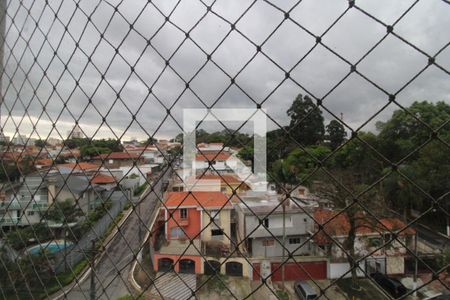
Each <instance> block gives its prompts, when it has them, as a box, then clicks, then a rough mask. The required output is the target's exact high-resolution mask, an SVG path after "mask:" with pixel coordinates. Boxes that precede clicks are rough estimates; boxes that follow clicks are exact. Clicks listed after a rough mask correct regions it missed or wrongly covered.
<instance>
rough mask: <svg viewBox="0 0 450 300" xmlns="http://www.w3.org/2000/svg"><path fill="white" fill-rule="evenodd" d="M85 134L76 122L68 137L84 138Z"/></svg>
mask: <svg viewBox="0 0 450 300" xmlns="http://www.w3.org/2000/svg"><path fill="white" fill-rule="evenodd" d="M84 137H85V135H84V133H83V131H82V130H81V128H80V125H78V124H76V125H75V126H74V127H73V129H72V130H71V131H70V130H69V131H68V132H67V139H82V138H84Z"/></svg>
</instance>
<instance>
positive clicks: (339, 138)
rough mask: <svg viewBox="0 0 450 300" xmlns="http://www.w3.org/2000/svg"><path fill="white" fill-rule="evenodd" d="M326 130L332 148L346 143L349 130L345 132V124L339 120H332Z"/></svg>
mask: <svg viewBox="0 0 450 300" xmlns="http://www.w3.org/2000/svg"><path fill="white" fill-rule="evenodd" d="M326 131H327V139H328V141H329V145H330V148H331V149H332V150H334V149H336V148H337V147H339V146H340V145H342V143H344V141H345V138H346V136H347V132H345V128H344V126H343V125H342V124H341V123H340V122H339V121H337V120H331V121H330V123H329V124H328V125H327V127H326Z"/></svg>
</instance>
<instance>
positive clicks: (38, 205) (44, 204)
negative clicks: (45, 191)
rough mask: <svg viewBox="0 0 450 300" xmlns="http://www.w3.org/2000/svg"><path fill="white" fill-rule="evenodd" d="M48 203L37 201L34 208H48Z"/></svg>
mask: <svg viewBox="0 0 450 300" xmlns="http://www.w3.org/2000/svg"><path fill="white" fill-rule="evenodd" d="M47 208H48V203H47V202H36V203H33V206H32V209H33V210H47Z"/></svg>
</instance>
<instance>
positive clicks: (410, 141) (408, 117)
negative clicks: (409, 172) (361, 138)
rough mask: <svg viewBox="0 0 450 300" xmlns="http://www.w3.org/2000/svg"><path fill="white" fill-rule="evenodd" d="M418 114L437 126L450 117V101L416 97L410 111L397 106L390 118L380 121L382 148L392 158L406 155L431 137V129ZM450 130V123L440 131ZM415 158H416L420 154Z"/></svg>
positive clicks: (427, 122)
mask: <svg viewBox="0 0 450 300" xmlns="http://www.w3.org/2000/svg"><path fill="white" fill-rule="evenodd" d="M416 118H418V119H419V120H421V121H422V122H423V123H425V124H427V125H428V126H430V127H431V128H432V129H434V130H436V129H438V128H439V127H440V126H442V125H443V124H444V123H445V122H447V121H448V120H449V119H450V105H449V104H448V103H445V102H443V101H441V102H437V103H431V102H428V101H422V102H417V101H416V102H414V103H413V104H412V105H411V106H410V107H408V108H407V111H406V110H404V109H399V110H396V111H394V113H393V115H392V117H391V118H390V119H389V120H388V121H387V122H384V123H383V122H378V123H377V128H378V130H379V131H380V134H379V136H378V137H379V142H380V145H381V151H382V152H383V154H384V155H385V156H386V157H387V158H389V159H390V160H391V161H394V162H396V161H399V160H400V159H402V158H404V157H405V156H407V155H408V154H410V153H411V152H413V151H414V150H415V149H416V148H417V147H418V146H420V145H421V144H423V143H424V142H425V141H426V140H427V139H428V138H429V137H430V135H431V133H432V132H431V131H430V129H429V128H427V126H425V125H423V124H422V122H419V121H417V120H416ZM449 131H450V127H449V126H445V127H444V128H442V129H441V130H440V131H439V135H446V134H447V133H448V132H449ZM411 158H412V159H415V158H416V156H413V157H411Z"/></svg>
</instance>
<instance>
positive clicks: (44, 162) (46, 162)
mask: <svg viewBox="0 0 450 300" xmlns="http://www.w3.org/2000/svg"><path fill="white" fill-rule="evenodd" d="M52 163H53V159H51V158H48V159H38V160H36V163H35V164H36V165H42V166H51V165H52Z"/></svg>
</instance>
